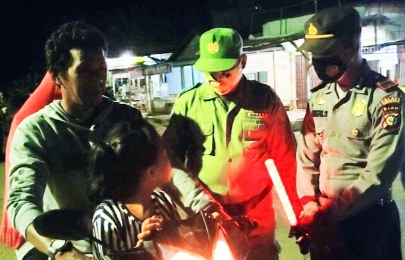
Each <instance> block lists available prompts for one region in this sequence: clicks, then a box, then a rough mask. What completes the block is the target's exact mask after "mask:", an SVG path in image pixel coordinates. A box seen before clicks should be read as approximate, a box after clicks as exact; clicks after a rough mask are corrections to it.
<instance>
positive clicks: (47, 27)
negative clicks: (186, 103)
mask: <svg viewBox="0 0 405 260" xmlns="http://www.w3.org/2000/svg"><path fill="white" fill-rule="evenodd" d="M206 3H208V1H206V0H172V1H165V0H160V1H159V0H146V1H144V3H142V2H141V1H140V0H111V1H103V0H69V1H67V0H57V1H51V0H31V1H30V0H6V1H2V3H1V4H0V34H1V36H0V37H1V38H0V46H1V49H0V61H1V66H0V87H1V86H2V85H3V84H4V83H6V82H8V81H10V80H15V79H18V78H19V76H20V75H24V74H27V73H29V72H32V71H40V72H41V73H42V72H43V71H44V60H43V59H44V45H45V41H46V39H47V38H48V36H49V35H50V33H51V32H52V31H53V30H54V29H56V27H58V26H59V25H61V24H62V23H64V22H67V21H71V20H84V21H87V22H89V23H91V24H93V25H94V26H96V27H97V28H99V29H100V30H101V31H102V32H103V33H105V32H104V31H103V30H104V29H105V28H106V26H108V24H110V23H115V24H117V26H121V25H122V23H123V22H122V21H119V20H120V19H117V18H116V17H117V16H120V14H122V13H126V15H127V17H135V19H134V20H135V21H136V23H133V24H130V23H129V24H127V25H126V26H128V27H138V28H143V30H144V32H140V33H139V35H143V36H142V37H146V38H149V39H155V40H156V39H159V37H163V36H161V35H163V34H162V33H161V32H159V29H160V28H161V27H162V26H158V25H159V23H156V21H161V22H160V24H161V25H164V26H165V28H164V29H165V34H167V35H169V36H166V37H170V35H173V36H176V37H172V38H173V40H175V39H174V38H176V39H182V38H183V37H184V36H185V35H187V34H188V33H189V32H190V30H191V29H192V28H193V27H201V26H207V25H206V23H207V21H209V14H210V13H209V11H207V10H208V9H207V8H208V7H207V4H206ZM117 10H119V11H117ZM204 10H205V11H204ZM127 20H129V19H127ZM148 27H149V28H148ZM128 30H131V29H128ZM134 30H136V29H132V31H134ZM124 33H125V30H124Z"/></svg>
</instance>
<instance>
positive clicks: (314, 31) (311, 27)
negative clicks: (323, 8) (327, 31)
mask: <svg viewBox="0 0 405 260" xmlns="http://www.w3.org/2000/svg"><path fill="white" fill-rule="evenodd" d="M317 33H318V29H317V28H316V27H315V25H313V24H312V23H310V24H309V27H308V34H309V35H315V34H317Z"/></svg>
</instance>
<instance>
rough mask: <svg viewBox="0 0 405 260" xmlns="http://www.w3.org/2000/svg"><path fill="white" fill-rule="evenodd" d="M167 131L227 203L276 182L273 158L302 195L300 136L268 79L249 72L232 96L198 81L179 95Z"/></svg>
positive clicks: (173, 143)
mask: <svg viewBox="0 0 405 260" xmlns="http://www.w3.org/2000/svg"><path fill="white" fill-rule="evenodd" d="M163 137H164V138H165V140H166V142H167V145H168V147H169V149H171V150H172V151H174V152H175V153H176V155H177V156H178V157H179V158H180V159H181V161H182V162H185V163H186V166H187V168H188V169H189V170H190V171H191V172H192V173H193V174H194V175H195V176H198V177H199V179H200V180H201V181H202V182H203V183H204V184H205V185H206V186H207V187H208V188H209V189H210V190H211V191H212V192H214V193H217V194H219V195H222V197H223V202H224V203H240V202H244V201H247V200H249V199H250V198H252V197H254V196H255V195H257V194H259V193H260V192H261V191H263V190H264V189H265V188H266V187H268V185H272V184H271V182H270V177H269V174H268V172H267V170H266V168H265V165H264V161H265V160H266V159H268V158H272V159H273V160H274V161H275V165H276V167H277V169H278V171H279V174H280V176H281V179H282V181H283V183H284V185H285V187H286V190H287V193H289V194H291V198H292V199H293V198H296V199H297V201H298V197H297V195H296V187H295V176H296V174H295V171H296V161H295V138H294V135H293V132H292V130H291V125H290V122H289V119H288V116H287V113H286V112H285V109H284V107H283V105H282V102H281V101H280V99H279V98H278V96H277V95H276V94H275V92H274V91H273V90H272V89H271V88H270V87H269V86H268V85H265V84H261V83H259V82H256V81H249V80H247V79H246V78H245V77H243V79H242V82H241V83H240V86H239V87H238V89H237V90H236V93H235V94H233V95H232V98H229V99H227V101H224V100H223V98H221V97H220V96H218V95H217V94H216V93H215V92H214V90H213V89H212V87H211V86H210V85H209V84H207V83H203V84H200V85H197V86H195V87H194V88H192V89H190V90H188V91H185V92H184V93H182V94H181V95H180V96H179V98H178V99H177V100H176V102H175V104H174V106H173V113H172V116H171V119H170V123H169V125H168V127H167V129H166V131H165V133H164V134H163ZM294 195H295V196H294ZM269 207H272V205H269ZM298 214H299V213H298Z"/></svg>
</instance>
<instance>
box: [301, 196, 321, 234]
mask: <svg viewBox="0 0 405 260" xmlns="http://www.w3.org/2000/svg"><path fill="white" fill-rule="evenodd" d="M319 208H320V206H319V204H318V203H317V202H315V201H311V202H309V203H307V204H305V205H304V210H303V211H301V214H300V217H299V218H300V224H301V226H302V227H303V228H310V227H311V226H313V225H314V216H315V214H316V213H317V212H318V211H319Z"/></svg>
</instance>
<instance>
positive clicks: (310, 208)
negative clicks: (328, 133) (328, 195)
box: [296, 102, 322, 224]
mask: <svg viewBox="0 0 405 260" xmlns="http://www.w3.org/2000/svg"><path fill="white" fill-rule="evenodd" d="M310 104H311V102H309V104H308V106H307V110H306V113H305V117H304V120H303V123H302V128H301V133H300V135H299V137H298V145H297V153H296V156H297V180H296V183H297V192H298V196H299V198H300V200H301V203H302V205H303V206H304V211H303V213H302V214H301V216H300V217H301V221H302V222H303V224H307V223H306V222H308V221H312V217H313V214H314V213H315V212H316V211H317V210H318V209H319V205H318V202H317V201H316V200H317V198H316V195H317V193H318V192H319V174H320V172H319V164H320V154H321V149H322V147H321V144H320V140H319V137H317V135H316V130H315V123H314V119H313V116H312V112H311V109H310ZM307 218H309V219H307Z"/></svg>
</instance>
